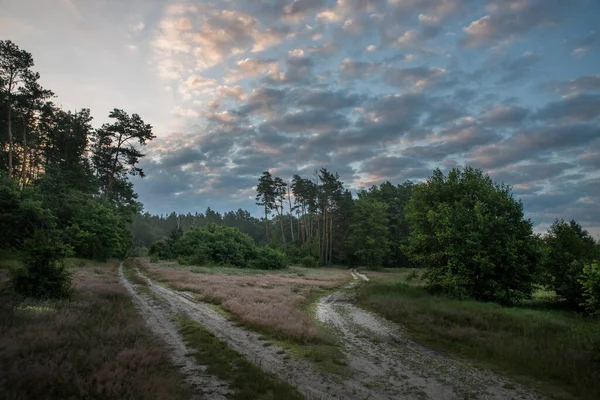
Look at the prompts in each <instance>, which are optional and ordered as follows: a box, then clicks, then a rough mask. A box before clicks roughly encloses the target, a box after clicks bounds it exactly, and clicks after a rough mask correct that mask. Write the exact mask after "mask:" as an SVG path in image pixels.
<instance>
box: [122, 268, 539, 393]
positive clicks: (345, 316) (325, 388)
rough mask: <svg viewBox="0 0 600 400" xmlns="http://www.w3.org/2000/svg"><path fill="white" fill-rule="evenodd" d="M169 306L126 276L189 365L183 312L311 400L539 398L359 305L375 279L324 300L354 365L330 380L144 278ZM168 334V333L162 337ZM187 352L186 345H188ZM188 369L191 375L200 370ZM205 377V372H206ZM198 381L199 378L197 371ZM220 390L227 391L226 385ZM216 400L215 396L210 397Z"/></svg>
mask: <svg viewBox="0 0 600 400" xmlns="http://www.w3.org/2000/svg"><path fill="white" fill-rule="evenodd" d="M138 274H139V275H140V277H142V278H143V279H145V280H146V281H147V283H148V285H149V288H150V289H151V290H152V292H153V293H154V294H156V295H157V296H158V297H159V298H161V299H162V300H163V305H162V306H160V307H159V306H157V305H156V304H154V305H152V304H151V303H150V302H151V299H149V298H148V297H146V296H140V295H139V294H137V293H135V290H133V288H132V287H131V284H130V283H129V282H128V281H127V280H126V279H125V278H124V276H122V279H123V281H124V284H125V285H126V286H128V289H129V288H130V287H131V290H130V291H131V292H132V295H133V296H134V298H135V299H136V301H137V302H138V303H139V304H140V309H141V310H142V312H143V313H144V315H145V316H146V318H147V319H149V321H150V322H149V324H150V326H151V327H152V328H153V329H157V332H158V333H159V334H161V335H162V336H164V337H170V338H171V339H170V340H171V341H170V342H169V343H171V344H172V346H173V347H174V352H176V353H178V354H179V355H178V357H177V358H178V359H180V360H182V362H183V360H184V358H181V356H185V354H186V352H185V351H184V349H185V347H181V345H182V344H183V342H181V343H180V341H181V339H180V338H179V339H177V332H176V330H175V331H171V328H173V329H175V327H174V326H170V325H169V324H170V322H169V314H172V313H183V314H185V315H187V316H188V317H189V318H191V319H193V320H195V321H196V322H198V323H200V324H202V325H203V326H204V327H205V328H206V329H207V330H209V331H210V332H212V333H213V334H214V335H215V336H216V337H217V338H219V339H220V340H222V341H224V342H226V343H227V344H228V345H229V346H230V347H231V348H232V349H234V350H236V351H237V352H239V353H240V354H242V355H244V356H245V357H246V358H247V359H248V360H249V361H251V362H252V363H254V364H255V365H258V366H259V367H261V368H263V369H264V370H265V371H267V372H270V373H273V374H274V375H276V376H277V377H278V378H280V379H281V380H283V381H286V382H288V383H290V384H293V385H295V386H296V387H297V388H298V390H299V391H300V392H301V393H302V394H303V395H304V396H306V397H307V398H309V399H333V398H339V399H382V400H383V399H400V398H401V399H463V398H480V399H532V398H535V397H534V396H532V395H531V394H529V393H527V392H526V391H524V390H523V389H521V388H520V387H518V386H515V385H509V384H508V383H507V382H506V381H505V380H504V379H501V378H499V377H496V376H494V375H492V374H490V373H487V372H482V371H479V370H475V369H474V368H472V367H470V366H468V365H466V364H463V363H461V362H459V361H455V360H449V359H446V358H444V357H442V356H440V355H438V354H436V353H434V352H432V351H430V350H428V349H426V348H423V347H421V346H418V345H417V344H415V343H414V342H412V341H410V340H409V339H408V338H407V336H406V335H405V334H404V333H403V332H402V330H401V329H399V327H397V326H394V325H393V324H391V323H389V322H387V321H385V320H383V319H382V318H380V317H378V316H376V315H374V314H372V313H369V312H367V311H364V310H361V309H359V308H357V307H356V306H354V305H353V304H352V303H353V293H352V292H353V290H354V289H355V288H357V287H358V286H359V285H360V284H361V283H362V282H364V281H367V280H368V278H367V277H366V276H365V275H363V274H361V273H359V272H356V271H352V272H351V275H352V277H353V280H352V281H351V282H350V283H349V284H348V285H347V286H346V288H344V290H340V291H338V292H335V293H334V294H332V295H330V296H327V297H325V298H323V299H321V300H320V302H319V304H318V306H317V318H318V319H319V320H320V321H321V322H322V323H323V324H325V325H326V326H328V327H330V329H332V330H333V331H334V332H335V333H336V334H337V335H338V336H339V337H341V338H343V343H344V350H345V352H346V355H347V358H348V361H349V366H348V370H349V371H348V372H349V373H348V374H347V375H345V376H339V375H330V374H324V373H323V372H322V371H318V370H316V369H315V368H314V367H313V365H312V364H310V363H309V362H307V361H303V360H297V359H294V358H289V357H285V354H284V352H283V351H282V349H280V348H278V347H277V346H268V347H265V346H264V341H262V340H260V339H259V338H260V336H261V335H259V334H258V333H256V332H253V331H249V330H247V329H245V328H242V327H240V326H238V325H237V324H235V323H234V322H232V321H230V320H228V319H226V318H225V317H224V316H223V315H221V314H219V313H218V312H216V311H215V310H214V309H212V308H211V307H209V306H208V305H206V304H203V303H201V302H198V301H197V300H196V299H195V297H194V296H193V295H192V294H190V293H186V292H178V291H175V290H172V289H170V288H167V287H164V286H162V285H160V284H157V283H156V282H153V281H152V280H150V279H148V278H147V277H146V276H144V275H142V274H141V273H139V271H138ZM161 329H162V330H163V331H164V330H166V332H162V333H161ZM183 346H185V345H183ZM188 361H189V360H187V359H186V360H185V362H184V365H185V366H186V367H185V368H186V370H187V371H192V370H193V366H191V365H188ZM200 372H201V371H200ZM192 374H193V371H192ZM205 381H206V384H207V385H209V387H210V389H209V390H214V393H215V395H216V396H217V397H214V398H219V397H218V396H222V395H224V396H226V393H225V392H223V391H221V392H219V391H218V390H216V389H214V388H215V385H216V383H215V381H211V380H210V379H205ZM217 387H221V386H218V385H217ZM210 398H212V397H210Z"/></svg>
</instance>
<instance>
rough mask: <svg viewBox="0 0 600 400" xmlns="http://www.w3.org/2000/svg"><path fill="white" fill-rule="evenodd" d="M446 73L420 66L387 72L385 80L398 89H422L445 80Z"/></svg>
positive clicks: (439, 69)
mask: <svg viewBox="0 0 600 400" xmlns="http://www.w3.org/2000/svg"><path fill="white" fill-rule="evenodd" d="M445 73H446V71H445V70H444V69H442V68H435V67H428V66H424V65H422V66H419V67H411V68H393V69H390V70H388V71H386V73H385V76H384V79H385V81H386V82H387V83H389V84H390V85H393V86H396V87H398V88H414V89H422V88H425V87H427V86H432V85H436V84H438V83H439V82H441V81H442V80H443V79H444V75H445Z"/></svg>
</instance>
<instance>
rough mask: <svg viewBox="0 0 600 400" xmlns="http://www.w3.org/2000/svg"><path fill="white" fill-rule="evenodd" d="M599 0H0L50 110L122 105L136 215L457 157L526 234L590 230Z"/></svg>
mask: <svg viewBox="0 0 600 400" xmlns="http://www.w3.org/2000/svg"><path fill="white" fill-rule="evenodd" d="M598 15H600V2H598V1H597V0H569V1H567V0H482V1H474V0H337V1H332V0H295V1H290V0H246V1H239V0H223V1H195V2H181V1H167V0H128V1H119V0H0V38H2V39H10V40H12V41H14V42H15V43H16V44H17V45H18V46H20V47H21V48H23V49H26V50H27V51H29V52H31V53H32V54H33V56H34V60H35V62H36V66H35V68H36V69H37V71H39V72H40V74H41V76H42V78H41V83H42V85H44V86H45V87H47V88H50V89H52V90H53V91H54V92H55V93H57V94H58V96H57V98H56V99H55V100H56V102H57V103H58V104H59V105H61V106H62V107H63V108H64V109H70V110H75V109H80V108H90V109H91V111H92V115H93V116H94V123H95V125H96V126H100V125H101V124H102V123H104V122H107V115H108V113H109V111H110V110H112V109H113V108H115V107H116V108H121V109H124V110H126V111H127V112H130V113H138V114H139V115H140V116H141V117H142V118H143V119H144V121H145V122H146V123H150V124H152V125H153V127H154V133H155V134H156V136H157V138H156V139H155V140H154V141H152V142H151V143H150V144H149V145H148V146H147V147H146V149H145V152H146V154H147V156H146V157H145V159H144V160H143V162H142V165H141V166H142V167H143V168H144V170H145V172H146V174H147V177H146V178H144V179H142V180H139V179H136V180H135V190H136V191H137V192H138V193H139V195H140V201H141V202H143V203H144V207H145V210H146V211H148V212H150V213H158V214H160V213H170V212H171V211H177V212H184V213H186V212H192V213H193V212H196V211H198V212H201V211H203V210H205V209H206V207H208V206H210V207H211V208H212V209H215V210H218V211H227V210H230V209H237V208H240V207H241V208H246V209H248V210H250V211H252V212H256V213H257V214H258V211H259V210H258V208H257V206H256V205H255V204H254V195H255V190H254V187H255V185H256V181H257V179H258V176H259V175H260V174H261V173H262V172H263V171H265V170H269V171H270V172H271V173H273V174H274V175H277V176H281V177H282V178H290V177H291V176H292V174H295V173H298V174H300V175H302V176H305V177H310V176H313V175H314V172H315V170H316V169H318V168H320V167H325V168H327V169H329V170H330V171H336V172H338V173H339V174H340V176H341V179H342V180H343V181H344V182H345V184H346V185H347V187H349V188H350V189H352V190H358V189H360V188H368V187H370V186H371V185H373V184H379V183H381V182H383V181H385V180H389V181H390V182H392V183H401V182H404V181H405V180H409V179H410V180H412V181H421V180H424V179H426V178H427V177H428V176H430V175H431V171H432V170H433V169H434V168H435V167H440V168H441V169H442V170H443V171H448V170H449V169H451V168H453V167H462V166H465V165H471V166H474V167H477V168H481V169H483V170H484V171H485V172H487V173H489V174H490V175H491V176H492V177H493V178H494V179H495V180H497V181H499V182H504V183H506V184H509V185H511V186H512V187H513V191H514V194H515V196H516V197H517V198H519V199H521V200H522V202H523V204H524V208H525V212H526V217H528V218H531V219H532V221H533V223H534V226H535V229H536V231H545V230H546V229H547V228H548V226H549V225H550V224H551V223H552V221H553V219H554V218H557V217H558V218H565V219H575V220H576V221H578V222H580V223H581V224H582V225H583V226H584V227H585V228H586V229H588V230H589V231H590V232H592V233H593V234H594V235H600V32H598V30H600V24H598V17H597V16H598Z"/></svg>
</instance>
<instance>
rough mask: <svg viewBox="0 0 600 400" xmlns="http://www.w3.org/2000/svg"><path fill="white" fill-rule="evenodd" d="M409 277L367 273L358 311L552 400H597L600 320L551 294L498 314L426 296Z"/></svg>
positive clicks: (495, 309) (490, 306)
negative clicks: (389, 322) (569, 307)
mask: <svg viewBox="0 0 600 400" xmlns="http://www.w3.org/2000/svg"><path fill="white" fill-rule="evenodd" d="M411 275H412V277H413V278H414V275H415V274H414V273H411V271H410V270H403V271H402V272H401V273H400V274H398V273H397V272H395V273H393V274H390V273H386V272H379V273H372V274H369V276H370V277H371V278H372V279H371V282H370V283H369V284H368V285H366V286H365V287H364V288H362V290H361V291H360V295H359V305H360V306H362V307H364V308H367V309H370V310H372V311H375V312H377V313H379V314H380V315H382V316H384V317H385V318H387V319H389V320H392V321H394V322H397V323H399V324H401V325H402V326H404V327H406V329H408V331H409V332H410V334H411V337H413V338H414V339H415V340H416V341H417V342H419V343H421V344H423V345H425V346H427V347H430V348H432V349H435V350H437V351H440V352H442V353H444V354H447V355H450V356H454V357H459V358H463V359H466V360H469V361H470V362H472V363H475V364H476V365H479V366H480V367H485V368H490V369H492V370H494V371H496V372H498V373H501V374H508V375H509V376H511V377H513V378H515V379H516V380H517V381H520V382H522V383H524V384H526V385H528V386H530V387H533V388H535V389H536V390H538V391H540V392H541V393H544V394H546V395H548V396H549V397H551V398H558V399H575V398H587V399H598V398H600V321H598V320H597V319H592V318H586V317H583V316H582V315H580V314H578V313H575V312H572V311H566V310H563V307H562V305H561V303H560V302H559V301H558V300H557V299H556V297H555V296H554V295H553V294H552V293H551V292H546V291H541V290H540V291H538V292H536V294H535V295H534V299H533V300H530V301H527V302H523V303H521V304H517V305H515V306H513V307H503V306H500V305H498V304H495V303H483V302H475V301H458V300H451V299H448V298H444V297H440V296H434V295H431V294H429V293H428V292H427V291H426V290H425V289H424V288H423V287H422V284H421V282H420V281H419V280H418V277H417V278H416V279H410V278H409V279H408V281H407V277H409V276H411Z"/></svg>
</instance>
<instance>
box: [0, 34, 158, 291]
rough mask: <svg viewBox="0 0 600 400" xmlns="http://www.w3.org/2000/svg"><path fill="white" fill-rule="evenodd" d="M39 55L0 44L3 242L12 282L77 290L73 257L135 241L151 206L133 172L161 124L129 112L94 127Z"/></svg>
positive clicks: (114, 250)
mask: <svg viewBox="0 0 600 400" xmlns="http://www.w3.org/2000/svg"><path fill="white" fill-rule="evenodd" d="M33 67H34V61H33V56H32V55H31V54H30V53H29V52H27V51H25V50H22V49H20V48H19V47H18V46H17V45H16V44H14V43H13V42H11V41H10V40H2V41H0V231H1V232H2V234H1V235H2V241H1V242H0V249H4V250H5V251H6V250H12V251H15V252H17V253H18V255H19V257H20V258H21V261H22V267H20V268H15V269H13V270H12V271H11V274H12V278H11V280H12V285H13V287H14V288H15V289H17V290H18V291H20V292H21V293H23V294H26V295H34V296H42V297H43V296H51V295H60V294H64V293H66V292H68V290H69V287H70V285H69V279H68V272H67V271H66V270H65V269H64V268H62V267H61V266H60V262H59V261H60V260H61V259H63V258H64V257H65V256H68V255H74V256H77V257H82V258H91V259H98V260H105V259H107V258H109V257H113V256H117V257H123V256H124V255H125V254H126V253H127V251H128V250H129V248H130V246H131V242H132V239H133V235H132V232H131V221H132V218H133V216H134V215H135V214H136V213H137V212H139V211H140V210H141V209H142V205H141V203H139V202H138V201H137V195H136V193H135V192H134V190H133V185H132V183H131V182H130V181H129V176H132V175H140V176H144V171H143V170H142V169H141V168H139V166H138V163H139V161H140V159H141V158H142V157H143V156H144V154H143V153H142V152H141V149H142V148H143V146H145V145H146V143H147V142H148V141H150V140H152V139H154V135H153V133H152V126H150V125H149V124H146V123H145V122H144V121H143V120H142V119H141V117H140V116H139V115H137V114H129V113H127V112H125V111H123V110H120V109H114V110H112V111H111V112H110V113H109V119H110V122H108V123H105V124H103V125H102V126H101V127H98V128H94V127H93V126H92V117H91V113H90V110H89V109H85V108H83V109H81V110H78V111H65V110H63V109H62V108H61V107H59V106H57V105H56V104H55V103H54V102H53V98H54V93H53V92H52V91H51V90H48V89H45V88H43V87H42V86H41V84H40V82H39V80H40V75H39V73H37V72H35V71H34V70H33Z"/></svg>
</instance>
